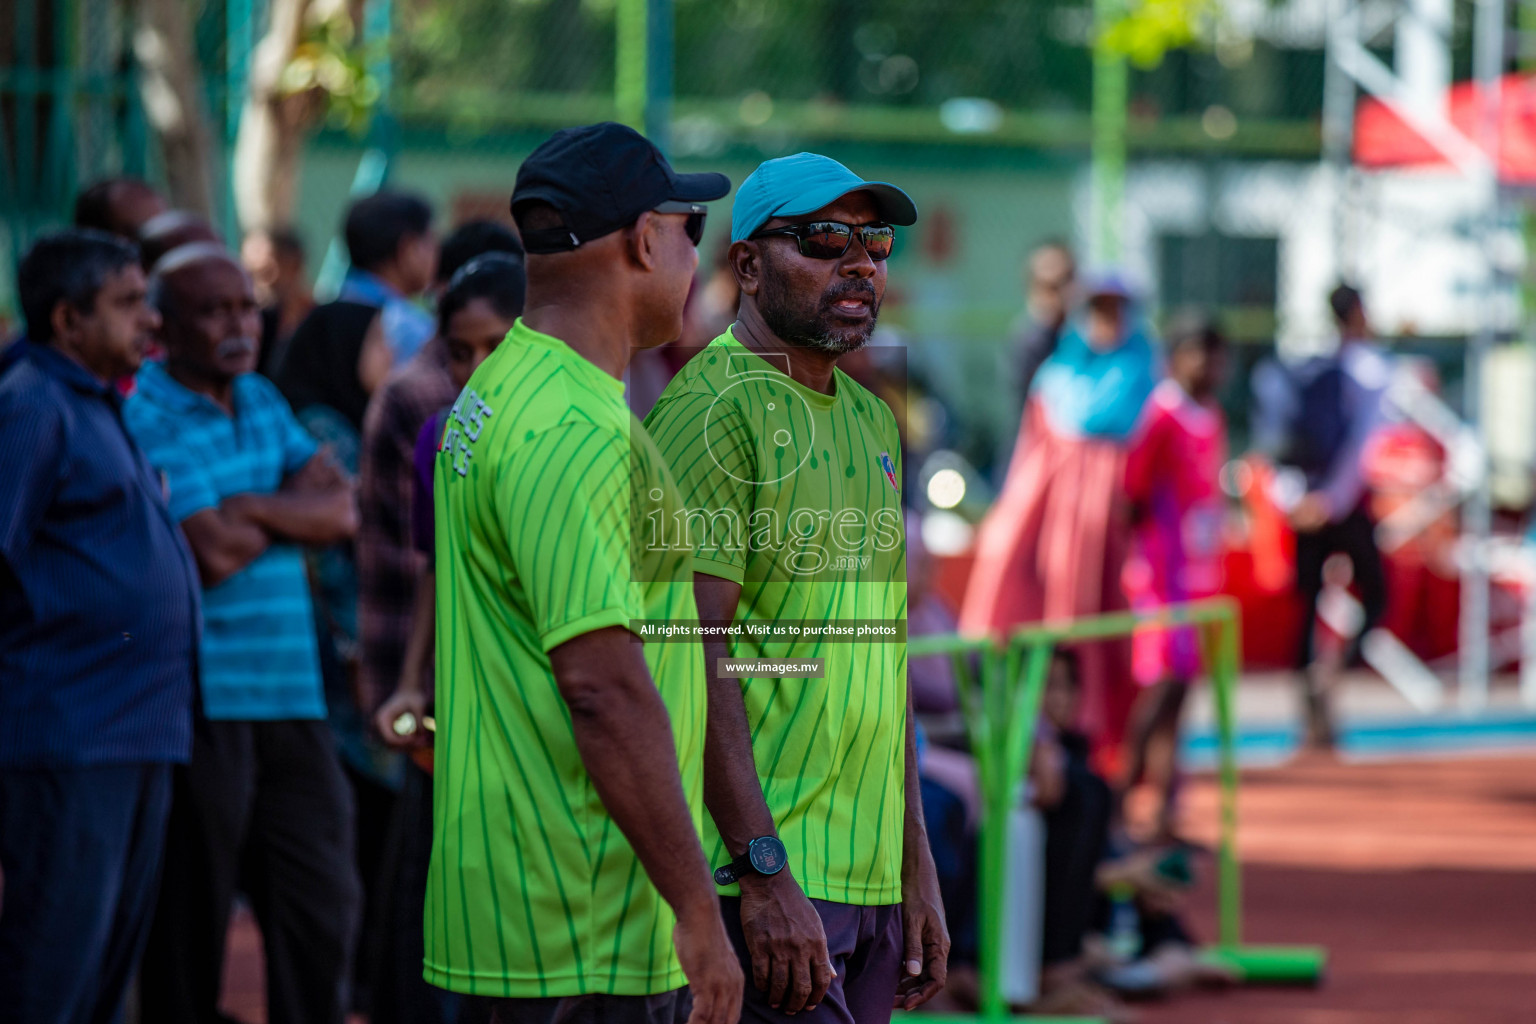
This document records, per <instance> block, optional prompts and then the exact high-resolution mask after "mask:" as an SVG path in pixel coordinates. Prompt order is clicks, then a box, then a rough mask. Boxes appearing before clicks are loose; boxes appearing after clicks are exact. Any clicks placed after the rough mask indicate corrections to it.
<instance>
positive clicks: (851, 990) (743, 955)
mask: <svg viewBox="0 0 1536 1024" xmlns="http://www.w3.org/2000/svg"><path fill="white" fill-rule="evenodd" d="M811 906H813V907H815V908H816V914H817V916H819V917H820V918H821V927H822V929H823V930H824V931H825V932H826V933H827V953H828V955H829V956H830V957H831V959H832V969H833V970H834V971H836V972H837V974H836V976H834V977H833V979H832V984H831V985H830V986H828V987H827V995H826V998H825V999H823V1000H822V1001H821V1004H820V1005H819V1006H817V1007H816V1012H815V1013H813V1014H811V1015H810V1017H809V1018H807V1019H809V1020H813V1021H815V1022H816V1024H889V1021H890V1019H891V1003H892V1001H893V1000H894V999H895V998H896V984H897V982H899V981H900V980H901V978H902V973H901V971H902V964H901V958H902V956H903V955H904V950H903V948H902V933H901V907H900V905H898V904H892V905H890V906H884V907H856V906H852V905H851V904H847V903H829V902H828V901H826V900H811ZM720 913H721V914H722V915H723V916H724V918H725V932H726V934H727V935H729V936H730V937H731V945H732V946H733V947H735V949H736V959H737V960H739V961H741V971H742V973H743V974H745V975H746V977H747V989H746V994H745V997H744V998H743V999H742V1003H741V1019H742V1021H743V1024H767V1022H782V1021H793V1020H799V1019H801V1017H802V1016H803V1015H800V1014H797V1015H795V1016H793V1017H791V1016H790V1015H789V1014H787V1013H785V1012H784V1011H783V1010H775V1009H774V1008H773V1007H772V1006H769V1005H768V993H766V992H762V991H760V990H759V989H758V988H757V986H756V985H754V984H752V954H751V953H750V952H748V950H747V939H746V936H745V935H744V934H743V933H742V930H741V900H740V899H739V898H737V897H735V896H722V897H720Z"/></svg>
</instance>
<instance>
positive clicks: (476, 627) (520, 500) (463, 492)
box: [424, 320, 707, 996]
mask: <svg viewBox="0 0 1536 1024" xmlns="http://www.w3.org/2000/svg"><path fill="white" fill-rule="evenodd" d="M440 449H441V450H440V452H439V454H438V462H437V469H436V479H435V486H436V508H437V541H436V542H437V730H438V731H437V739H436V749H435V776H434V780H433V845H432V865H431V869H430V872H429V875H428V884H427V902H426V928H425V930H426V964H425V967H426V969H425V972H424V974H425V977H426V979H427V981H429V982H431V983H432V984H434V985H438V986H441V987H442V988H447V989H452V990H454V991H457V992H466V993H471V994H475V995H486V996H564V995H577V994H585V993H608V994H615V995H649V994H656V993H661V992H666V991H670V990H672V989H675V988H679V987H680V986H682V985H684V984H685V983H686V980H685V978H684V977H683V973H682V969H681V968H680V967H679V965H678V962H677V958H676V956H675V954H674V952H673V948H672V929H673V926H674V923H675V918H674V917H673V915H672V912H671V910H670V908H669V907H668V906H667V904H666V903H665V902H664V901H663V900H662V899H661V897H660V895H659V894H658V893H657V892H656V890H655V888H654V887H653V886H652V885H651V883H650V881H649V879H648V878H647V877H646V874H645V871H644V869H643V868H642V867H641V866H640V863H639V861H638V860H637V859H636V857H635V854H634V852H633V850H632V849H631V848H630V845H629V843H628V842H626V841H625V839H624V836H623V834H622V833H621V832H620V831H619V829H618V827H617V826H616V825H615V824H614V823H613V820H612V819H611V818H610V817H609V816H608V813H607V811H606V810H605V809H604V807H603V803H602V801H601V800H600V799H599V798H598V795H597V793H596V791H595V790H594V789H593V786H592V780H591V778H590V777H589V776H588V775H587V773H586V771H585V769H584V768H583V766H582V762H581V758H580V756H579V754H578V753H577V750H576V744H575V738H574V734H573V732H572V729H571V718H570V714H569V711H568V709H567V707H566V704H565V701H564V700H563V699H562V698H561V696H560V693H559V690H558V688H557V687H556V684H555V677H554V674H553V672H552V671H551V669H550V662H549V657H548V654H547V653H546V652H548V651H550V650H552V649H553V648H555V647H557V646H559V645H560V644H562V643H565V642H566V641H568V640H570V639H572V638H574V637H577V636H580V635H581V634H584V633H588V632H591V631H593V630H596V629H600V628H603V627H607V626H625V627H629V626H630V624H631V623H632V621H633V620H636V619H643V618H668V619H684V620H686V619H697V617H698V612H697V611H696V609H695V606H694V601H693V593H692V589H691V586H690V583H689V566H688V555H687V553H686V552H675V553H673V552H657V553H655V554H654V555H653V556H652V557H654V558H656V559H658V561H656V562H654V563H653V564H648V565H638V564H635V563H634V561H633V557H632V556H633V551H632V548H631V542H632V538H631V532H630V529H629V524H630V521H631V519H630V510H631V508H632V507H633V505H634V503H635V502H636V501H637V500H641V499H643V500H645V501H647V502H648V503H650V504H652V505H654V504H656V503H657V501H662V502H663V503H672V502H675V501H676V500H677V495H676V485H675V484H674V483H673V482H672V478H671V476H670V474H669V473H668V472H667V469H666V465H665V463H664V462H663V461H662V460H661V457H660V455H659V454H658V453H657V451H656V448H655V445H654V444H652V443H651V441H650V439H649V438H648V437H647V436H646V434H645V431H644V429H643V428H642V427H641V426H640V424H639V422H638V421H637V420H636V419H635V418H634V415H633V414H632V413H631V412H630V411H629V409H628V407H627V406H626V405H625V404H624V386H623V384H622V383H621V382H619V381H617V380H615V379H613V378H612V377H610V376H608V375H607V374H606V373H604V372H603V371H601V370H599V369H598V368H597V367H596V366H594V365H592V364H591V363H589V362H587V361H586V360H585V359H583V358H582V357H581V356H579V355H577V354H576V353H575V352H573V351H572V350H571V349H570V347H569V346H567V345H566V344H565V343H564V342H562V341H560V340H558V339H556V338H552V337H549V336H548V335H544V334H540V333H538V332H536V331H533V330H531V329H529V328H528V327H527V326H525V325H524V324H523V322H522V321H521V320H518V321H517V322H516V324H515V325H514V326H513V328H512V331H511V333H510V334H508V336H507V340H506V341H505V342H504V343H503V344H502V345H501V346H500V347H499V348H497V350H496V351H495V352H494V353H493V354H492V355H491V356H490V357H489V358H488V359H487V360H486V361H485V363H484V364H482V365H481V366H480V368H479V369H478V370H476V371H475V374H474V376H473V377H472V378H471V379H470V381H469V385H468V387H466V388H465V390H464V392H463V393H462V394H461V395H460V396H459V399H458V402H457V404H456V405H455V406H454V411H453V412H452V413H451V414H450V416H449V417H448V426H447V430H446V432H445V434H444V438H443V441H442V444H441V446H440ZM637 642H638V641H637ZM645 656H646V660H647V662H648V663H649V664H650V668H651V672H652V674H653V676H654V678H655V680H656V685H657V687H658V689H659V690H660V692H661V696H662V698H663V700H664V701H665V703H666V706H667V710H668V712H669V713H670V715H671V720H672V733H673V738H674V740H675V742H676V748H677V757H678V762H679V765H680V767H681V770H682V779H683V786H684V790H685V792H686V794H687V797H688V800H689V804H690V806H691V807H692V809H693V814H694V819H695V827H696V828H697V827H700V826H701V823H702V814H703V790H702V787H703V775H702V769H703V753H704V726H705V710H706V708H705V702H706V700H707V693H706V687H705V683H704V675H703V668H704V665H703V657H702V652H701V650H700V649H699V647H698V645H697V644H682V643H668V644H661V643H648V644H646V646H645Z"/></svg>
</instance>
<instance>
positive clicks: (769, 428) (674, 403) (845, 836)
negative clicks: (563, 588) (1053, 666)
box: [646, 331, 907, 906]
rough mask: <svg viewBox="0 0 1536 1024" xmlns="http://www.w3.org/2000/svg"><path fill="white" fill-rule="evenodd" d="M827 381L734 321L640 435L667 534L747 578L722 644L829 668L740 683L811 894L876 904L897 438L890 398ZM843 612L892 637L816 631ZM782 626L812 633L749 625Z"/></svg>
mask: <svg viewBox="0 0 1536 1024" xmlns="http://www.w3.org/2000/svg"><path fill="white" fill-rule="evenodd" d="M768 358H769V359H777V360H778V361H779V362H780V364H781V365H782V366H783V367H785V368H787V366H788V364H787V362H785V361H783V358H782V357H781V356H778V355H777V354H770V355H769V356H768ZM834 379H835V384H834V388H833V391H834V394H832V395H823V394H821V393H819V392H816V391H813V390H811V389H809V388H806V387H803V386H801V385H800V384H798V383H796V382H795V381H794V380H792V379H791V378H790V377H788V376H787V375H786V374H785V373H784V372H781V370H780V369H778V368H776V367H775V366H774V365H772V363H770V362H768V361H765V360H764V358H762V357H760V356H758V355H757V354H755V353H753V352H751V351H749V350H747V349H746V348H744V347H743V346H742V345H741V344H740V343H739V342H738V341H736V339H735V338H734V337H732V336H731V334H730V332H729V331H727V332H726V333H725V334H723V335H721V336H720V337H719V338H716V339H715V340H714V341H713V342H711V343H710V345H709V346H708V347H707V348H705V349H704V350H702V351H701V352H699V353H698V354H697V355H695V356H694V357H693V358H692V359H691V360H689V362H688V364H687V365H686V366H685V367H683V369H682V371H681V372H679V374H678V375H677V376H676V377H675V378H674V379H673V380H672V382H671V384H669V385H668V386H667V388H666V390H665V391H663V392H662V395H661V398H660V399H659V400H658V401H657V404H656V407H655V408H654V409H653V410H652V411H651V414H650V415H649V416H648V417H647V418H646V429H647V430H648V431H649V432H650V434H651V436H652V437H653V438H655V441H656V445H657V447H658V448H660V449H661V452H662V454H663V455H664V456H665V457H666V460H667V463H668V465H669V466H671V468H672V472H673V475H674V476H675V477H676V478H677V481H678V486H679V487H680V488H681V489H682V493H683V504H684V505H685V506H686V508H685V510H684V512H682V513H681V514H679V517H678V518H680V519H681V520H683V522H682V523H673V524H672V525H674V526H675V527H676V529H675V530H674V537H673V540H674V542H679V541H680V539H681V538H684V537H686V543H687V544H689V545H691V546H692V547H693V548H694V549H695V560H694V568H695V569H696V570H697V571H699V572H703V573H708V574H710V575H713V576H719V577H722V578H724V579H729V580H734V581H736V582H739V583H741V585H742V591H741V602H740V604H739V606H738V608H737V611H736V618H735V621H736V622H737V623H738V624H741V625H743V626H744V627H745V628H746V630H747V631H748V632H747V633H746V634H745V635H741V636H733V637H732V638H731V639H730V647H731V654H732V656H734V657H743V658H746V657H751V658H796V659H799V658H822V659H824V669H825V674H824V675H823V677H822V678H809V679H778V678H767V677H756V678H752V677H748V678H743V679H742V680H741V688H742V696H743V698H744V699H745V702H746V707H747V717H748V719H749V724H750V727H751V731H752V749H753V754H754V757H755V758H756V761H757V774H758V778H759V780H760V781H761V782H762V786H763V794H764V796H765V797H766V798H767V802H768V808H769V810H770V811H771V812H772V813H773V820H774V822H775V824H776V825H777V826H778V830H779V835H780V838H782V839H783V841H784V845H785V847H786V848H787V849H788V851H789V863H790V869H791V870H792V871H793V872H794V875H795V878H796V879H797V880H798V881H799V882H800V884H801V885H802V887H803V888H804V889H805V892H806V895H808V896H810V897H812V898H813V899H823V900H830V901H833V902H838V903H849V904H857V905H863V906H878V905H883V904H892V903H898V902H900V900H901V857H902V849H901V843H902V819H903V814H904V807H905V805H904V797H905V779H904V774H903V773H904V768H905V743H906V711H907V704H906V702H907V658H906V650H907V648H906V643H905V639H906V636H905V628H906V614H907V595H906V592H907V587H906V563H905V558H904V544H905V535H904V532H903V528H902V527H903V524H902V512H901V491H900V487H901V447H900V440H899V437H898V433H897V429H896V420H895V417H893V416H892V415H891V411H890V409H889V408H888V407H887V406H886V405H885V403H883V402H881V401H880V400H879V399H878V398H876V397H875V396H874V395H872V394H871V393H870V392H869V391H867V390H866V389H865V388H863V387H861V386H860V385H859V384H857V383H855V382H854V380H853V379H852V378H851V377H849V376H848V375H847V374H845V373H843V372H842V371H841V370H837V371H835V378H834ZM684 524H686V532H684V529H683V527H684ZM854 620H861V621H874V622H879V623H887V624H892V625H894V626H898V627H899V629H900V641H901V642H870V641H868V640H863V641H856V640H851V639H850V638H849V637H847V636H831V637H829V636H827V635H825V633H821V634H817V635H809V633H810V631H812V630H814V629H816V628H817V624H828V623H830V624H838V623H842V624H848V625H851V624H852V623H853V621H854ZM791 623H793V624H795V626H794V628H798V629H802V630H804V631H805V632H803V633H802V634H801V635H799V636H783V635H782V634H781V635H774V634H771V633H769V634H761V633H758V632H757V631H756V630H755V629H754V627H761V628H762V629H772V628H774V627H775V625H777V626H778V627H779V628H781V629H782V628H787V627H786V624H791ZM845 628H847V627H846V626H845ZM704 853H705V855H706V856H708V857H709V858H710V864H711V866H714V867H719V866H720V865H721V864H724V863H727V862H728V861H729V860H730V859H731V858H730V856H729V854H728V853H727V852H726V851H725V849H724V846H723V844H722V843H721V841H720V837H719V833H718V832H717V831H715V829H714V826H713V823H712V822H710V821H706V823H705V833H704ZM722 891H723V892H731V891H734V889H730V888H728V889H723V890H722Z"/></svg>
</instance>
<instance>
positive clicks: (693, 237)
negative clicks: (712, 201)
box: [654, 199, 709, 245]
mask: <svg viewBox="0 0 1536 1024" xmlns="http://www.w3.org/2000/svg"><path fill="white" fill-rule="evenodd" d="M654 209H655V212H656V213H686V214H687V215H688V222H687V223H686V224H684V225H683V230H684V231H686V232H687V233H688V240H689V241H690V242H692V243H693V244H694V245H698V244H699V241H700V240H701V239H702V238H703V237H704V215H705V214H706V213H708V212H709V207H707V206H704V205H701V204H699V203H685V202H682V201H680V200H674V199H669V200H667V201H666V202H664V203H662V204H661V205H660V206H658V207H655V208H654Z"/></svg>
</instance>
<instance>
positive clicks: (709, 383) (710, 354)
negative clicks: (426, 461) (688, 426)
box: [645, 332, 752, 429]
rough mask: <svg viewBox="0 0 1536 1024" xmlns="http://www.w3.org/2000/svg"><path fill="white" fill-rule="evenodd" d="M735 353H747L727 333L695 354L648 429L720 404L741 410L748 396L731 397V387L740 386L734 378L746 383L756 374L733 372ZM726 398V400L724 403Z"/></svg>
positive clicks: (672, 384)
mask: <svg viewBox="0 0 1536 1024" xmlns="http://www.w3.org/2000/svg"><path fill="white" fill-rule="evenodd" d="M733 350H735V352H742V353H745V352H747V350H746V349H745V348H743V347H741V345H740V343H738V342H736V341H735V340H734V339H733V338H732V337H731V335H730V334H729V332H727V333H726V334H722V335H721V336H720V337H718V338H716V339H715V340H714V341H712V342H710V343H709V344H708V345H707V346H705V347H704V348H701V349H699V351H698V352H696V353H694V355H693V357H692V358H690V359H689V360H688V362H686V363H684V364H683V368H682V369H680V370H678V371H677V374H676V376H674V377H673V378H672V380H671V381H670V382H668V384H667V386H666V388H664V389H663V390H662V392H661V396H660V397H659V398H657V399H656V404H655V406H653V407H652V409H651V411H650V413H649V414H648V415H647V416H646V417H645V425H646V427H647V428H650V429H654V428H655V427H658V426H665V425H667V424H670V423H672V422H675V421H676V420H678V419H680V418H693V417H695V416H697V415H700V414H702V413H704V412H707V411H710V410H711V409H712V408H713V407H715V406H716V405H717V404H721V405H723V406H724V408H725V410H727V411H735V410H737V408H738V406H739V404H740V402H741V400H742V398H743V397H744V396H745V392H739V393H737V394H736V395H734V396H728V395H727V392H729V391H730V390H731V385H732V384H733V383H736V381H735V380H733V379H732V378H733V377H734V378H738V379H740V380H745V379H748V378H749V377H750V376H752V374H750V373H746V372H741V371H740V369H739V367H735V368H733V365H732V356H733V354H734V352H733ZM722 398H725V401H724V402H722V401H721V400H722Z"/></svg>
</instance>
